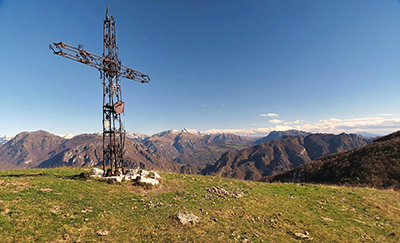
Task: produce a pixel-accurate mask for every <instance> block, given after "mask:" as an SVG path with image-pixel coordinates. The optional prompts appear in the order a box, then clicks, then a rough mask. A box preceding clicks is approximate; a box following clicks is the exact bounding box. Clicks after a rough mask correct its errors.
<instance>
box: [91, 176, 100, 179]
mask: <svg viewBox="0 0 400 243" xmlns="http://www.w3.org/2000/svg"><path fill="white" fill-rule="evenodd" d="M90 178H92V179H102V178H103V175H90Z"/></svg>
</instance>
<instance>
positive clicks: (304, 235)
mask: <svg viewBox="0 0 400 243" xmlns="http://www.w3.org/2000/svg"><path fill="white" fill-rule="evenodd" d="M294 235H295V236H297V237H299V238H301V239H303V240H312V239H313V238H312V237H311V236H310V234H309V233H308V232H307V231H305V232H304V233H295V234H294Z"/></svg>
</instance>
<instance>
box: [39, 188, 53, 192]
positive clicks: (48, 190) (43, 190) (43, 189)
mask: <svg viewBox="0 0 400 243" xmlns="http://www.w3.org/2000/svg"><path fill="white" fill-rule="evenodd" d="M53 190H54V189H51V188H42V189H40V191H42V192H51V191H53Z"/></svg>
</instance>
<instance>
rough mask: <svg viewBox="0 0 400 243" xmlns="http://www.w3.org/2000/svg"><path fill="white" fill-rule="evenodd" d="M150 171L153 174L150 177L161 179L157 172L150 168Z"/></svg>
mask: <svg viewBox="0 0 400 243" xmlns="http://www.w3.org/2000/svg"><path fill="white" fill-rule="evenodd" d="M150 173H152V174H153V176H151V177H150V178H153V179H162V177H161V176H160V175H159V174H158V173H157V172H155V171H153V170H151V171H150Z"/></svg>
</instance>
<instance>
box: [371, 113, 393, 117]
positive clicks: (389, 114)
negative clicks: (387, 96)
mask: <svg viewBox="0 0 400 243" xmlns="http://www.w3.org/2000/svg"><path fill="white" fill-rule="evenodd" d="M375 116H395V114H392V113H385V114H376V115H375Z"/></svg>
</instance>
